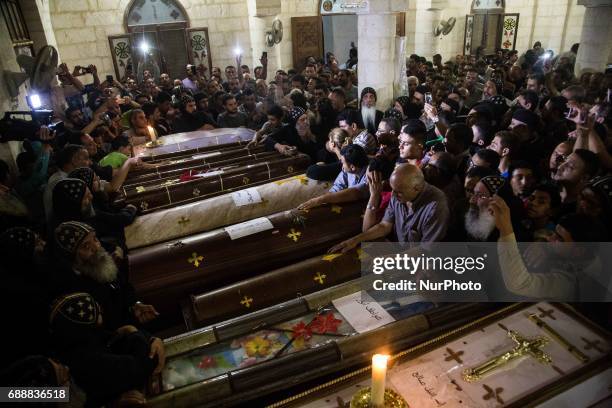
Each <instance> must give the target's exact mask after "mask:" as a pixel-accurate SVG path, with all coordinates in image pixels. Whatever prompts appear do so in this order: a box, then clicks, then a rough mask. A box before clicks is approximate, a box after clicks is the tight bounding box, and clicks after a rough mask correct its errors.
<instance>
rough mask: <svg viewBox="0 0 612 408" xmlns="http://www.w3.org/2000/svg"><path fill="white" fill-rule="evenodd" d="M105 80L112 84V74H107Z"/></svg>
mask: <svg viewBox="0 0 612 408" xmlns="http://www.w3.org/2000/svg"><path fill="white" fill-rule="evenodd" d="M106 82H108V83H109V84H112V83H113V82H115V81H114V79H113V76H112V75H107V76H106Z"/></svg>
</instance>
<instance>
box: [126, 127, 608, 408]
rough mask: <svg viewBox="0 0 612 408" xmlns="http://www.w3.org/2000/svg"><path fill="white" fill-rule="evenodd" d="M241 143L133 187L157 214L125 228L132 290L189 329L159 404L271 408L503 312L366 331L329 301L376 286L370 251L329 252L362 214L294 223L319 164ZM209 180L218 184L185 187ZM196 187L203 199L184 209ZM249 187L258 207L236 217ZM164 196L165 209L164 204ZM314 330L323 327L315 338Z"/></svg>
mask: <svg viewBox="0 0 612 408" xmlns="http://www.w3.org/2000/svg"><path fill="white" fill-rule="evenodd" d="M215 137H216V139H217V140H218V139H219V137H220V136H219V135H216V136H215ZM222 138H223V137H222V135H221V139H222ZM232 143H233V144H231V145H227V146H214V145H207V146H204V147H203V148H201V147H197V146H196V145H194V144H191V145H190V148H192V149H191V150H190V151H186V150H185V149H182V150H181V151H180V152H176V153H172V152H165V153H163V154H159V155H157V157H152V158H149V159H148V160H147V161H148V162H149V163H150V164H155V163H157V164H158V166H157V168H156V169H154V170H153V171H151V170H148V171H142V172H139V173H135V174H133V175H131V178H130V180H128V182H127V183H126V189H125V190H124V192H123V193H124V194H123V197H122V200H126V201H127V202H133V203H138V200H139V199H140V200H142V199H143V198H145V197H146V201H147V202H148V203H153V204H152V205H150V206H148V208H145V209H144V210H143V208H142V206H141V207H140V208H141V210H143V211H142V215H141V216H140V217H139V218H138V219H137V221H136V223H135V224H134V225H133V226H131V227H129V228H128V229H126V237H127V239H128V245H129V246H130V248H131V250H130V253H129V263H130V280H131V282H132V283H133V285H134V287H135V289H136V291H137V293H138V296H139V298H140V299H141V300H143V301H146V302H148V303H152V304H154V305H155V306H156V307H157V308H158V310H159V311H160V312H161V313H162V317H166V318H168V319H169V320H168V321H169V322H175V321H176V319H177V318H180V314H181V308H180V306H179V301H181V302H182V306H183V307H182V314H183V317H184V320H185V322H186V324H187V328H188V329H189V330H191V331H190V332H188V333H185V334H182V335H179V336H176V337H174V338H170V339H167V340H166V341H165V345H166V351H167V354H168V360H167V364H166V368H165V369H164V371H163V373H162V374H161V375H160V376H157V377H155V378H154V380H153V381H152V383H151V384H150V387H149V390H148V393H149V395H148V403H149V405H151V406H160V407H161V406H220V405H224V406H225V405H235V404H240V403H244V402H245V401H249V400H250V401H252V402H253V401H255V400H256V401H255V402H253V404H252V405H251V406H260V405H263V404H264V403H266V402H271V401H274V400H275V399H278V398H283V397H286V396H290V395H292V394H293V393H299V391H300V390H303V389H304V387H305V386H304V384H307V383H310V382H312V381H314V383H315V384H316V383H318V382H317V381H318V380H317V379H318V378H320V377H321V376H324V375H330V374H331V375H332V377H334V376H336V375H338V373H341V372H346V370H349V369H352V368H355V369H357V370H362V371H363V367H365V366H367V364H368V362H369V359H370V357H371V354H372V353H374V352H376V351H380V350H384V351H385V352H386V353H395V352H398V351H400V350H405V349H406V348H407V347H412V346H415V345H418V344H427V343H428V340H430V339H432V338H434V337H436V336H438V335H443V336H444V335H445V334H446V333H453V332H454V331H455V329H456V328H457V327H459V326H461V325H463V324H468V325H469V322H471V321H473V320H475V319H478V318H480V317H483V316H485V315H488V314H491V313H492V314H494V315H495V314H496V313H499V311H498V310H499V308H500V307H499V306H497V305H494V304H464V305H448V306H443V305H442V306H436V305H435V304H433V303H430V302H424V301H422V299H421V300H419V299H412V298H411V299H407V300H404V302H403V303H402V301H400V302H399V304H398V303H394V304H386V305H385V308H386V309H387V310H388V312H389V313H390V314H391V315H392V316H393V317H394V318H395V319H396V321H395V322H393V323H391V324H388V325H386V326H383V327H380V328H378V329H375V330H371V331H367V332H365V333H358V332H357V331H356V330H355V329H354V328H353V327H352V326H351V324H350V323H349V322H348V321H347V320H346V319H344V318H343V316H342V315H341V314H340V313H339V311H338V310H337V309H336V308H335V307H334V305H333V304H332V301H333V300H334V299H337V298H339V297H342V296H344V295H347V294H350V293H355V292H358V291H361V290H364V289H367V288H368V285H369V284H370V282H369V281H368V277H363V278H358V277H359V275H360V259H359V258H360V253H359V252H355V251H353V252H349V253H347V254H344V255H340V254H326V250H327V249H328V248H329V247H331V246H332V245H333V244H335V243H337V242H339V241H341V240H343V239H346V238H347V237H349V236H351V235H354V234H356V233H358V232H359V231H360V230H361V223H362V219H361V216H362V214H363V208H364V203H363V202H356V203H351V204H344V205H341V206H338V205H336V206H323V207H319V208H315V209H312V210H310V211H307V212H304V211H297V210H295V207H296V206H297V205H299V204H300V203H301V202H304V201H306V200H307V199H309V198H311V197H313V196H316V195H319V194H321V193H322V192H323V191H325V190H326V189H327V188H328V187H329V185H328V184H326V183H317V182H314V181H313V180H308V179H306V178H305V177H304V176H301V175H299V174H300V173H301V172H303V171H304V169H305V166H306V165H308V160H307V159H305V158H304V157H302V156H296V157H291V158H287V157H284V156H279V155H277V154H276V153H265V152H262V151H261V149H258V148H253V149H246V148H245V147H244V146H241V145H242V144H244V143H243V142H242V141H240V140H238V141H235V142H232ZM194 146H195V147H194ZM186 153H187V154H186ZM264 167H265V170H264ZM201 170H207V171H208V172H209V173H212V175H210V176H207V177H201V178H198V179H196V180H189V181H182V180H180V176H181V175H183V174H184V173H185V172H187V171H201ZM289 170H291V171H289ZM225 177H227V178H225ZM266 177H267V178H266ZM177 180H178V181H177ZM232 180H233V181H232ZM237 180H241V181H242V185H239V183H237ZM251 180H252V181H253V182H251ZM170 181H172V183H170ZM196 183H197V185H196ZM228 186H229V187H230V188H229V189H228V188H226V187H228ZM138 187H144V190H143V189H142V188H138ZM194 188H197V189H198V190H200V191H205V192H206V194H199V195H198V196H194V197H193V198H189V199H187V200H186V201H182V202H187V201H189V203H188V204H180V203H179V202H181V194H182V195H183V196H184V197H188V195H189V194H188V193H189V192H190V191H191V192H192V195H193V189H194ZM240 189H242V191H250V192H251V193H253V195H254V196H257V197H258V199H255V200H254V201H255V202H253V203H250V204H248V205H239V204H240V203H239V201H240V198H237V197H236V193H237V192H239V191H241V190H240ZM245 189H246V190H245ZM164 194H165V195H166V197H167V201H165V202H164V201H163V199H156V198H155V197H158V196H163V195H164ZM257 197H256V198H257ZM203 198H205V199H203ZM130 200H131V201H130ZM155 200H158V201H155ZM152 207H155V208H152ZM243 221H244V222H243ZM347 281H348V282H347ZM514 307H515V308H517V307H519V306H514ZM228 319H229V320H228ZM304 327H307V328H315V327H316V328H317V329H313V330H310V331H308V334H307V335H305V334H304V331H303V328H304ZM608 356H609V353H608ZM306 388H307V387H306ZM287 389H289V390H290V391H286V390H287ZM283 390H285V391H283ZM287 392H288V393H287ZM265 395H272V396H270V397H263V396H265ZM298 395H299V394H298ZM315 395H316V393H315ZM266 398H269V399H266Z"/></svg>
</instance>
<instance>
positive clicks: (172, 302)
mask: <svg viewBox="0 0 612 408" xmlns="http://www.w3.org/2000/svg"><path fill="white" fill-rule="evenodd" d="M364 205H365V204H364V202H355V203H351V204H348V205H344V206H336V205H334V206H323V207H318V208H315V209H312V210H310V211H308V212H307V213H303V212H299V211H284V212H281V213H276V214H273V215H271V216H268V217H263V218H259V219H256V220H251V221H247V222H244V223H241V224H238V225H232V226H229V227H226V228H222V229H217V230H214V231H209V232H205V233H201V234H197V235H192V236H188V237H184V238H180V239H178V240H175V241H168V242H164V243H160V244H155V245H152V246H148V247H145V248H140V249H136V250H133V251H130V253H129V255H128V261H129V267H130V281H131V283H132V285H133V286H134V289H135V290H136V294H137V296H138V298H139V299H140V300H142V301H143V302H145V303H149V304H153V305H155V307H156V308H157V310H158V311H159V312H160V313H162V314H163V315H165V316H166V317H167V318H169V319H173V318H175V317H178V318H179V319H180V308H179V301H181V300H183V299H187V298H188V296H190V295H195V294H198V293H202V292H204V291H209V290H212V289H217V288H219V287H220V286H222V285H227V284H231V283H234V282H236V281H238V280H241V279H245V278H247V277H253V276H256V275H258V274H260V273H263V272H267V271H269V270H271V269H275V268H279V267H282V266H286V265H288V264H290V263H293V262H296V261H300V260H303V259H304V258H308V257H311V256H314V255H317V254H320V253H322V252H324V251H326V250H327V249H329V248H330V247H331V246H332V245H334V244H336V243H338V242H340V241H342V240H344V239H346V238H349V237H351V236H353V235H356V234H357V233H359V231H360V230H361V223H362V221H361V214H362V213H363V208H364Z"/></svg>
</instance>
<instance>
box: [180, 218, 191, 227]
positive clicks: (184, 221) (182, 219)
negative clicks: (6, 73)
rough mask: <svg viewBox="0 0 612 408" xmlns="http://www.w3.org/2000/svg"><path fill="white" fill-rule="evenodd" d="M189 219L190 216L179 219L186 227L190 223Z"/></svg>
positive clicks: (181, 224)
mask: <svg viewBox="0 0 612 408" xmlns="http://www.w3.org/2000/svg"><path fill="white" fill-rule="evenodd" d="M189 221H191V220H190V219H189V218H187V217H185V216H183V217H181V218H180V219H179V220H178V223H179V225H180V226H182V227H184V226H185V225H187V224H188V223H189Z"/></svg>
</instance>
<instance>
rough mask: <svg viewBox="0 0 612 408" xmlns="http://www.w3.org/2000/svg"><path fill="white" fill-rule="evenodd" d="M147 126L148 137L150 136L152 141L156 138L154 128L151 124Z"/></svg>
mask: <svg viewBox="0 0 612 408" xmlns="http://www.w3.org/2000/svg"><path fill="white" fill-rule="evenodd" d="M148 128H149V137H150V138H151V141H152V142H154V141H156V140H157V135H156V134H155V129H153V126H148Z"/></svg>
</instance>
